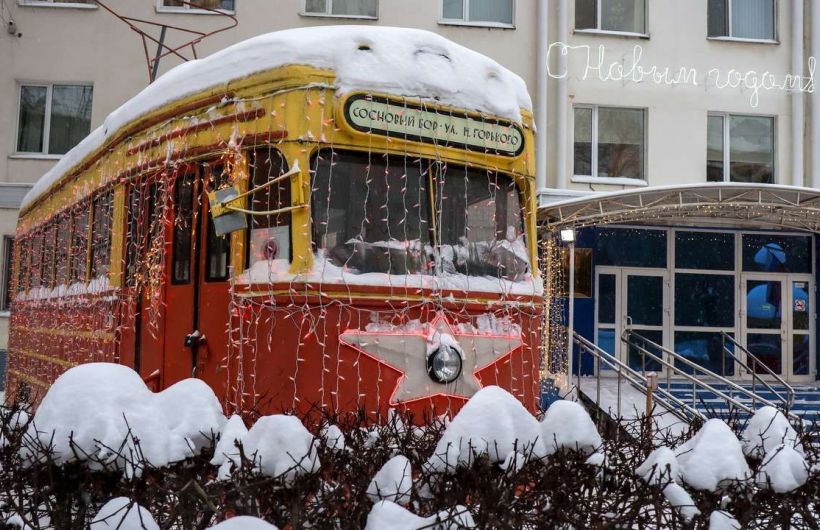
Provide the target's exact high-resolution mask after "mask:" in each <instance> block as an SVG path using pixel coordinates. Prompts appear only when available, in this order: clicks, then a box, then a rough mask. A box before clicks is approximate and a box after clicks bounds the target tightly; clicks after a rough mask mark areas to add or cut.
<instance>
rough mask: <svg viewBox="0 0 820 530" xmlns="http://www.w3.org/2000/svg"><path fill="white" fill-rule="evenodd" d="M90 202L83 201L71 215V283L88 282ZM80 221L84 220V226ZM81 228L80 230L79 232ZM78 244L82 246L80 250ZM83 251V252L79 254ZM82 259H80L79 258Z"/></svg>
mask: <svg viewBox="0 0 820 530" xmlns="http://www.w3.org/2000/svg"><path fill="white" fill-rule="evenodd" d="M90 206H91V204H90V202H88V201H83V203H81V204H79V205H78V206H77V207H76V208H75V209H74V211H73V212H72V213H71V270H70V271H69V281H71V282H86V281H88V232H89V229H90V225H91V223H90V221H91V211H90ZM78 219H84V222H83V223H82V224H78V222H77V220H78ZM78 228H79V230H78ZM78 243H79V244H80V245H82V248H81V249H80V248H79V246H78ZM79 250H81V252H79ZM80 256H81V257H82V259H78V258H79V257H80Z"/></svg>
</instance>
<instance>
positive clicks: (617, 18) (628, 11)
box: [575, 0, 646, 35]
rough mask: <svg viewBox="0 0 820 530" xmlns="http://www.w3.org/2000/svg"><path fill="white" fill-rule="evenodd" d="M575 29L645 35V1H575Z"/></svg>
mask: <svg viewBox="0 0 820 530" xmlns="http://www.w3.org/2000/svg"><path fill="white" fill-rule="evenodd" d="M575 29H587V30H598V31H615V32H618V33H637V34H640V35H644V34H646V1H645V0H575Z"/></svg>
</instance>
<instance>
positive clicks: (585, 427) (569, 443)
mask: <svg viewBox="0 0 820 530" xmlns="http://www.w3.org/2000/svg"><path fill="white" fill-rule="evenodd" d="M541 432H542V439H543V443H544V445H545V446H546V448H547V454H549V455H551V454H554V453H556V452H558V451H561V450H565V449H568V450H579V451H582V452H583V453H585V454H591V453H592V452H593V451H595V450H596V449H597V448H598V447H600V446H601V443H602V442H601V435H600V434H598V430H597V429H596V428H595V423H593V421H592V418H590V417H589V414H588V413H587V411H586V410H585V409H584V407H582V406H581V405H579V404H578V403H575V402H574V401H566V400H558V401H555V402H554V403H553V404H552V405H550V407H549V409H547V413H546V414H545V415H544V419H543V420H541Z"/></svg>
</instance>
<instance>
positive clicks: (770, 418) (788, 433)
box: [741, 406, 803, 460]
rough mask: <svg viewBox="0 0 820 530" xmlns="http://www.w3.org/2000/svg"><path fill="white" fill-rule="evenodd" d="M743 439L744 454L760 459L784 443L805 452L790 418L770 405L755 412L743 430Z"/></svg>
mask: <svg viewBox="0 0 820 530" xmlns="http://www.w3.org/2000/svg"><path fill="white" fill-rule="evenodd" d="M741 441H742V442H743V452H744V454H746V456H749V457H751V458H756V459H758V460H760V459H763V458H764V457H765V456H766V454H767V453H768V452H769V451H771V450H772V449H775V448H777V447H780V446H781V445H783V444H786V445H789V446H791V447H792V448H795V449H797V451H798V452H800V453H801V454H802V453H803V448H802V447H801V446H800V443H799V442H798V441H797V432H795V430H794V429H793V428H792V426H791V425H790V424H789V420H788V419H787V418H786V416H784V415H783V413H781V412H780V411H779V410H777V409H776V408H774V407H769V406H766V407H762V408H760V409H758V410H757V412H755V414H754V416H752V418H751V419H750V420H749V423H748V425H747V426H746V428H745V429H744V430H743V435H742V436H741Z"/></svg>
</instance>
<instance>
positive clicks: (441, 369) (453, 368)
mask: <svg viewBox="0 0 820 530" xmlns="http://www.w3.org/2000/svg"><path fill="white" fill-rule="evenodd" d="M461 368H462V362H461V355H460V354H459V353H458V351H456V349H455V348H453V347H452V346H448V345H446V344H442V345H441V346H440V347H439V349H437V350H436V351H434V352H433V353H431V354H430V355H429V356H428V357H427V374H428V375H429V376H430V379H432V380H433V381H435V382H436V383H442V384H447V383H452V382H453V381H455V380H456V379H458V376H460V375H461Z"/></svg>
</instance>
